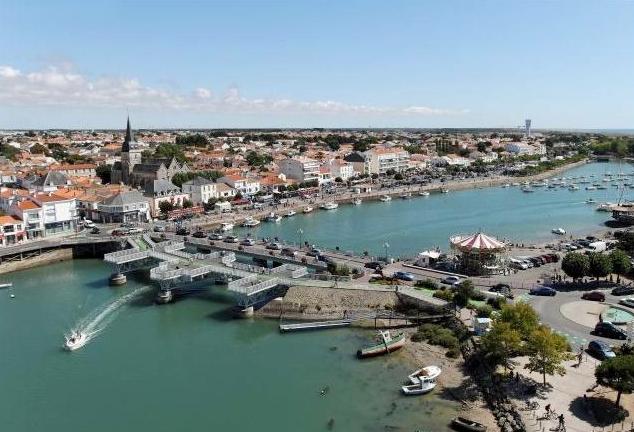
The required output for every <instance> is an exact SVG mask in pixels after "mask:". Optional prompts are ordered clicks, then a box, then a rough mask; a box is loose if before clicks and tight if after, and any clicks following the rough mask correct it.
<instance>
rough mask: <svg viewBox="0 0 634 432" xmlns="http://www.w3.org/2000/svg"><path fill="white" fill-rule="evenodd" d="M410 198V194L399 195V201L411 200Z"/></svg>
mask: <svg viewBox="0 0 634 432" xmlns="http://www.w3.org/2000/svg"><path fill="white" fill-rule="evenodd" d="M411 198H412V194H411V193H406V194H403V195H401V199H406V200H407V199H411Z"/></svg>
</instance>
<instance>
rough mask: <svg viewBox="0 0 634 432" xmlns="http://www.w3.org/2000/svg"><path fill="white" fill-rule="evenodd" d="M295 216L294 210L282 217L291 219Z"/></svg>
mask: <svg viewBox="0 0 634 432" xmlns="http://www.w3.org/2000/svg"><path fill="white" fill-rule="evenodd" d="M296 214H297V212H296V211H295V210H290V211H289V212H288V213H286V214H285V215H284V217H293V216H295V215H296Z"/></svg>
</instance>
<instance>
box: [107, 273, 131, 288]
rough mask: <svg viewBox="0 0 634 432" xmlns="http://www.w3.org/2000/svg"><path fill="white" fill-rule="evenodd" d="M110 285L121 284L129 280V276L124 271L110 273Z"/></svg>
mask: <svg viewBox="0 0 634 432" xmlns="http://www.w3.org/2000/svg"><path fill="white" fill-rule="evenodd" d="M109 281H110V285H114V286H119V285H123V284H125V283H126V282H127V281H128V278H127V277H126V275H124V274H123V273H119V272H114V273H112V274H111V275H110V279H109Z"/></svg>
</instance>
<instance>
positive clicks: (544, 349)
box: [524, 325, 574, 385]
mask: <svg viewBox="0 0 634 432" xmlns="http://www.w3.org/2000/svg"><path fill="white" fill-rule="evenodd" d="M526 348H527V351H528V353H529V357H528V363H526V365H525V366H524V368H526V369H528V370H529V371H531V372H538V373H541V374H542V377H543V383H544V385H546V375H555V374H558V375H562V376H563V375H565V374H566V368H565V367H563V366H562V365H561V363H562V362H563V361H566V360H572V359H573V358H574V356H573V355H572V353H571V352H570V351H569V345H568V341H567V340H566V338H565V337H564V336H562V335H560V334H557V333H554V332H553V331H552V330H551V329H550V327H548V326H545V325H542V326H539V327H538V328H537V329H536V330H535V331H533V333H532V334H531V335H530V337H529V338H528V341H527V344H526Z"/></svg>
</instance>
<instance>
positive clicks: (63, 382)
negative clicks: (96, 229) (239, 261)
mask: <svg viewBox="0 0 634 432" xmlns="http://www.w3.org/2000/svg"><path fill="white" fill-rule="evenodd" d="M620 169H621V167H619V166H618V165H617V164H613V163H611V164H589V165H586V166H583V167H580V168H576V169H574V170H571V171H569V172H567V173H566V174H564V175H566V176H578V175H582V174H584V175H588V174H591V173H594V174H596V175H597V176H600V177H602V176H603V174H605V172H606V171H612V172H614V173H616V172H618V171H619V170H620ZM622 170H623V172H629V171H632V169H631V167H630V166H629V165H628V166H626V167H625V166H624V167H623V169H622ZM588 196H593V197H594V198H595V199H596V200H597V201H603V200H608V199H609V200H612V201H615V200H616V199H617V192H616V191H615V190H613V188H610V190H609V191H594V192H587V191H585V190H580V191H576V192H570V191H568V190H539V191H537V192H535V193H532V194H525V193H522V192H521V191H519V190H518V189H517V188H510V189H503V188H491V189H480V190H467V191H461V192H453V193H449V194H446V195H433V196H431V197H428V198H418V197H416V198H414V199H412V200H399V199H395V200H394V201H392V202H391V203H380V202H376V203H363V204H362V205H361V206H357V207H355V206H352V205H342V206H341V207H339V209H337V210H335V211H330V212H327V211H315V212H314V213H313V214H310V215H306V216H305V215H297V216H296V217H294V218H291V219H285V220H284V221H283V222H282V223H280V224H273V223H263V224H262V225H261V227H260V228H257V229H256V230H254V234H257V235H258V236H279V237H281V238H285V239H288V240H296V241H298V240H299V238H298V237H299V234H298V230H299V229H300V228H301V229H302V230H303V234H302V236H303V239H304V240H307V241H310V242H312V243H317V244H322V245H326V246H330V247H335V246H340V247H341V248H342V249H344V250H348V249H351V250H356V251H359V252H360V251H363V250H369V251H374V252H376V253H381V252H383V243H384V242H386V241H387V242H389V244H390V253H394V254H413V253H415V252H417V251H420V250H422V249H424V248H428V247H432V246H435V245H440V246H441V247H444V248H446V245H447V239H448V237H449V235H451V234H454V233H461V232H472V231H475V230H478V229H483V230H484V231H486V232H489V233H491V234H493V235H496V236H498V237H500V238H504V237H507V238H510V239H516V240H524V241H528V240H543V239H548V238H550V237H551V235H550V233H549V232H550V229H551V228H553V227H557V226H562V227H564V228H565V229H566V230H568V231H569V232H573V233H577V232H578V233H584V232H587V231H588V230H593V229H597V228H600V227H601V226H602V222H603V221H604V220H606V219H607V218H608V217H609V215H608V214H606V213H599V212H596V211H595V210H594V206H589V205H587V204H584V200H585V199H586V198H587V197H588ZM108 276H109V268H108V267H107V266H105V265H104V264H103V263H102V262H101V261H98V260H76V261H72V262H65V263H59V264H54V265H49V266H46V267H40V268H36V269H31V270H28V271H22V272H16V273H11V274H9V275H4V276H2V277H0V279H2V281H3V282H4V281H11V282H13V283H14V288H12V289H11V290H1V291H0V346H1V347H2V349H1V351H0V385H1V386H2V387H1V388H2V390H1V391H0V418H1V419H2V420H1V421H2V425H3V427H2V430H6V431H11V432H31V431H47V432H61V431H84V430H86V431H91V432H101V431H104V432H106V431H107V432H112V431H113V430H122V431H135V432H146V431H147V432H150V431H152V432H160V431H174V430H192V431H193V430H217V431H250V430H259V431H295V430H301V431H306V432H311V431H325V430H330V429H332V430H340V431H346V432H356V431H359V432H361V431H385V430H388V429H390V428H391V427H394V428H395V429H392V430H402V431H414V430H421V431H422V430H428V431H443V430H448V429H447V428H446V425H447V422H448V421H449V419H450V418H451V417H452V416H453V415H454V414H455V412H456V410H457V408H458V407H457V404H456V403H455V402H453V401H452V400H451V398H450V397H447V396H445V394H444V393H443V392H442V391H438V392H435V393H433V394H430V395H427V396H423V397H412V398H405V397H402V396H401V395H400V394H399V386H400V384H401V383H402V381H403V379H404V378H405V377H406V375H407V373H408V372H410V371H409V370H408V368H409V366H408V365H405V364H404V362H403V357H402V354H399V353H396V354H394V355H392V356H389V357H385V358H377V359H374V360H369V361H363V362H361V361H359V360H356V359H355V357H354V353H355V352H356V350H357V349H358V348H359V347H360V346H362V345H363V344H365V343H367V341H368V340H369V338H371V337H372V332H369V331H361V330H351V329H340V330H330V331H324V332H313V333H300V334H287V335H281V334H280V333H279V332H278V330H277V323H276V322H275V321H272V320H261V319H255V320H233V319H231V318H229V316H228V314H227V310H228V309H229V308H230V307H231V305H232V301H231V298H230V297H229V296H228V295H227V293H226V291H225V289H224V287H222V286H215V287H211V288H210V290H209V292H207V293H204V294H201V295H199V296H194V297H189V298H186V299H184V300H181V301H178V302H176V303H174V304H170V305H165V306H156V305H154V304H153V303H152V301H151V299H152V296H153V292H152V288H144V287H145V286H148V285H149V283H148V282H147V281H146V280H144V278H143V275H141V274H139V275H134V276H132V277H129V278H128V284H127V286H126V287H124V288H111V287H109V286H108V283H107V279H108ZM11 293H14V294H15V296H16V297H15V298H13V299H12V298H10V297H9V294H11ZM131 293H136V296H133V295H132V294H131ZM124 296H129V297H130V299H129V301H127V302H126V301H125V299H122V298H123V297H124ZM126 298H127V297H126ZM76 326H83V327H84V328H86V327H87V328H90V329H91V331H92V330H94V331H95V336H94V337H93V339H92V340H91V341H90V342H89V343H88V344H87V345H86V346H85V347H84V348H82V349H81V350H79V351H76V352H73V353H67V352H63V351H62V350H61V344H62V342H63V334H64V333H65V332H67V331H69V330H70V329H71V328H73V327H76ZM326 386H327V387H328V391H327V393H326V395H324V396H321V395H320V391H321V390H322V389H323V388H324V387H326Z"/></svg>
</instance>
